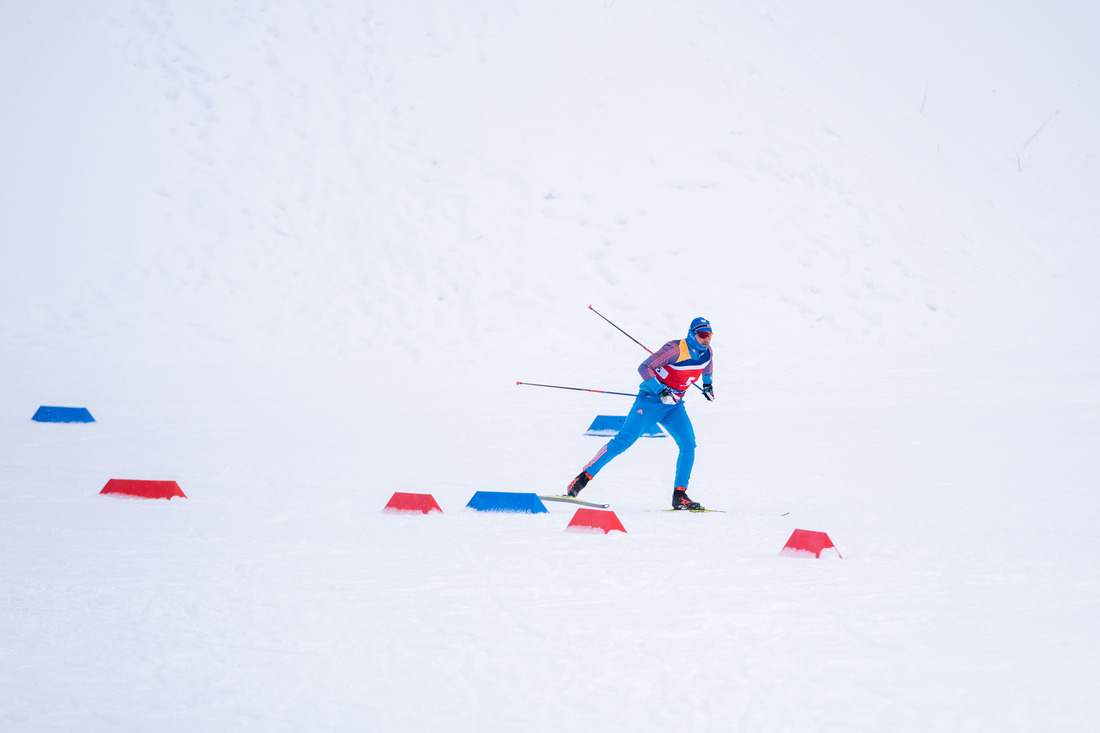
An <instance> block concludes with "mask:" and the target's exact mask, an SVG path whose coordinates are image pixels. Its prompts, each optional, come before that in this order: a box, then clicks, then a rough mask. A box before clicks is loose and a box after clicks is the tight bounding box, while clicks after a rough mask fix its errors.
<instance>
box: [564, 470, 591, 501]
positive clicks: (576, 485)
mask: <svg viewBox="0 0 1100 733" xmlns="http://www.w3.org/2000/svg"><path fill="white" fill-rule="evenodd" d="M591 480H592V477H591V476H590V475H589V474H588V471H581V472H580V473H578V474H577V477H576V478H575V479H573V480H572V481H570V482H569V486H567V487H565V493H567V494H569V495H570V496H576V495H577V494H579V493H581V489H583V488H584V487H585V486H588V482H589V481H591Z"/></svg>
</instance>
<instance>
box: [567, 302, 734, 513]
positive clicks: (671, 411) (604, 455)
mask: <svg viewBox="0 0 1100 733" xmlns="http://www.w3.org/2000/svg"><path fill="white" fill-rule="evenodd" d="M712 335H713V332H712V330H711V327H710V321H708V320H707V319H705V318H702V317H700V318H696V319H695V320H693V321H692V322H691V326H690V328H689V329H688V334H687V338H685V339H681V340H675V341H669V342H668V343H667V344H665V345H664V346H662V347H661V348H659V349H658V350H657V351H655V352H653V354H651V355H650V357H649V358H648V359H646V360H645V361H643V362H642V363H641V364H640V365H639V366H638V373H639V374H640V375H641V376H642V379H643V380H644V381H643V382H642V384H641V385H640V389H639V392H638V396H637V398H636V399H635V400H634V405H633V406H632V407H631V408H630V414H629V415H628V416H627V418H626V422H624V423H623V426H622V428H620V429H619V432H618V433H617V434H616V435H615V437H614V438H612V439H611V440H610V441H608V443H607V445H605V446H603V447H602V448H600V450H599V451H597V452H596V455H595V456H594V457H593V458H592V460H591V461H589V462H588V465H587V466H585V467H584V469H583V470H582V471H581V472H580V473H579V474H577V477H576V478H575V479H573V480H572V481H570V482H569V486H568V487H567V488H566V492H567V493H568V494H569V496H576V495H577V494H579V493H580V492H581V489H583V488H584V487H585V486H587V485H588V482H589V481H591V480H592V479H593V478H595V476H596V474H598V473H599V472H600V469H602V468H603V467H604V466H606V465H607V464H608V463H610V462H611V460H612V459H613V458H615V456H617V455H619V454H620V453H622V452H623V451H625V450H626V449H627V448H629V447H630V446H632V445H634V442H635V441H636V440H638V437H639V436H640V435H641V434H642V433H643V432H645V431H646V429H647V428H650V427H652V426H653V424H654V423H660V424H661V425H662V426H663V427H664V429H665V430H667V431H668V434H669V435H671V436H672V439H673V440H675V441H676V445H677V447H678V448H679V449H680V454H679V456H678V457H677V459H676V481H675V483H674V488H673V490H672V508H673V509H692V510H700V509H702V508H703V505H702V504H700V503H699V502H697V501H692V500H691V499H689V498H688V495H687V485H688V480H689V479H690V478H691V467H692V465H693V464H694V463H695V430H694V428H692V426H691V418H689V417H688V414H687V410H686V409H685V408H684V402H683V400H684V394H685V393H686V392H687V391H688V390H689V389H690V388H691V385H692V384H694V383H695V382H696V381H697V380H698V379H699V378H700V377H702V379H703V396H704V397H706V398H707V400H708V401H710V402H713V401H714V385H713V384H711V374H712V372H713V371H714V355H713V353H712V352H711V349H710V339H711V336H712Z"/></svg>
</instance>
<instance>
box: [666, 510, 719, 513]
mask: <svg viewBox="0 0 1100 733" xmlns="http://www.w3.org/2000/svg"><path fill="white" fill-rule="evenodd" d="M665 511H666V512H691V513H692V514H710V513H712V512H715V513H718V514H725V513H726V510H725V509H665Z"/></svg>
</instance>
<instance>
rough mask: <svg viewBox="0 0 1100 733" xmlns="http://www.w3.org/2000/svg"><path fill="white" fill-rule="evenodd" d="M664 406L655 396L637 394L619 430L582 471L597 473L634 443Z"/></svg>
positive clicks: (661, 412) (658, 415)
mask: <svg viewBox="0 0 1100 733" xmlns="http://www.w3.org/2000/svg"><path fill="white" fill-rule="evenodd" d="M665 407H666V406H665V405H664V404H662V402H661V401H660V400H659V399H657V398H656V397H651V396H648V395H639V396H638V398H637V399H636V400H634V404H633V405H632V406H631V408H630V414H629V415H627V417H626V422H624V423H623V426H622V427H621V428H619V432H618V433H616V434H615V437H614V438H612V439H611V440H609V441H608V442H607V445H605V446H603V447H602V448H600V450H599V451H597V452H596V455H595V456H594V457H593V458H592V460H591V461H589V462H588V465H587V466H585V467H584V471H585V472H587V473H588V475H590V476H595V475H596V474H597V473H599V472H600V469H602V468H603V467H604V466H606V465H607V464H608V463H610V462H611V460H612V459H613V458H615V457H616V456H618V455H620V454H621V453H622V452H623V451H625V450H626V449H627V448H629V447H630V446H632V445H634V443H635V442H637V440H638V438H639V437H641V435H642V433H644V432H645V431H646V430H647V429H648V428H651V427H653V425H654V424H655V423H656V422H657V421H658V420H660V419H661V417H662V416H663V414H664V412H665V411H664V410H663V409H661V408H665Z"/></svg>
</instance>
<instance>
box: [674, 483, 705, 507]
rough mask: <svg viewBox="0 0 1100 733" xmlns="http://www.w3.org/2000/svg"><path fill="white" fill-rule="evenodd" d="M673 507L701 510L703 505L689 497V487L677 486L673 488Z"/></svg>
mask: <svg viewBox="0 0 1100 733" xmlns="http://www.w3.org/2000/svg"><path fill="white" fill-rule="evenodd" d="M672 508H673V509H687V510H689V511H696V512H697V511H701V510H702V509H703V505H702V504H700V503H699V502H697V501H692V500H691V499H689V498H688V495H687V489H685V488H683V487H680V486H677V487H676V488H675V489H673V490H672Z"/></svg>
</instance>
